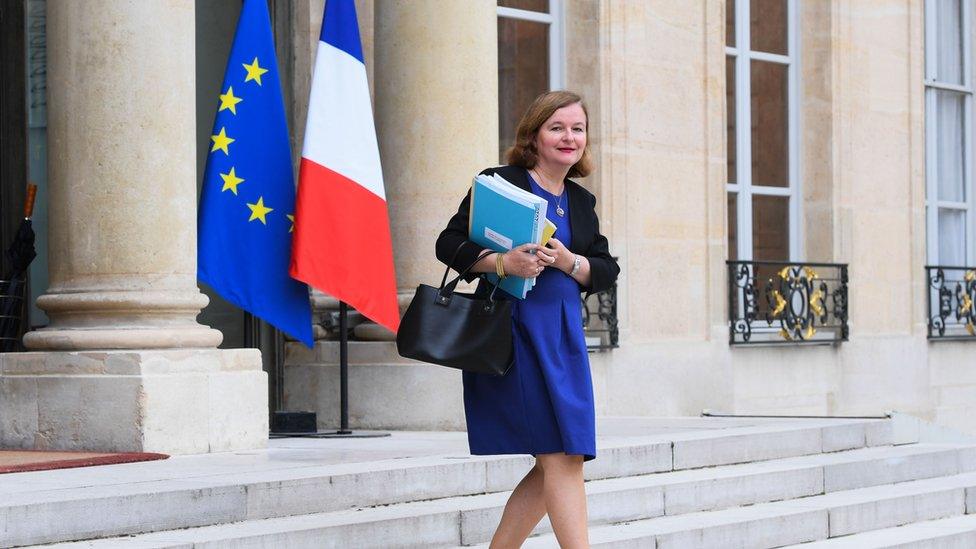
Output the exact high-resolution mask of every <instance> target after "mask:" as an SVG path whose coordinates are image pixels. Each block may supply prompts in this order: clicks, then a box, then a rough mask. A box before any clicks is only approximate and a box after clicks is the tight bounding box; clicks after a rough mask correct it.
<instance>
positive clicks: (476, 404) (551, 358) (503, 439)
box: [437, 91, 620, 548]
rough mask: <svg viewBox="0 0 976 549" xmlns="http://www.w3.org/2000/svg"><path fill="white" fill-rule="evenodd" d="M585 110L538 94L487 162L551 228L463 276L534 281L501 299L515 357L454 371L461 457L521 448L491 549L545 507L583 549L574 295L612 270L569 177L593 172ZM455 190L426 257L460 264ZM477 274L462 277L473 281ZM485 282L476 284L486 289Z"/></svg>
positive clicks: (462, 218) (570, 96) (518, 535)
mask: <svg viewBox="0 0 976 549" xmlns="http://www.w3.org/2000/svg"><path fill="white" fill-rule="evenodd" d="M587 122H588V120H587V113H586V107H585V106H584V105H583V102H582V99H581V98H580V96H578V95H576V94H575V93H571V92H566V91H557V92H549V93H545V94H542V95H540V96H539V97H537V98H536V99H535V101H533V103H532V105H530V106H529V109H528V110H527V111H526V113H525V115H524V116H523V117H522V120H521V122H519V127H518V130H517V134H516V142H515V146H514V147H512V149H511V150H509V152H508V162H509V165H508V166H502V167H500V168H489V169H487V170H485V171H483V172H482V173H484V174H492V173H498V174H499V175H501V176H502V177H504V178H505V179H506V180H508V181H509V182H511V183H513V184H515V185H517V186H519V187H521V188H523V189H525V190H527V191H531V192H533V193H535V194H536V195H538V196H541V197H543V198H545V199H546V200H547V201H548V203H549V205H548V211H547V214H546V216H547V217H548V219H549V220H550V221H552V222H553V223H555V224H556V233H555V235H554V236H553V238H552V239H551V240H550V242H549V244H547V245H546V246H545V247H539V246H538V245H533V244H524V245H521V246H518V247H516V248H514V249H512V250H509V251H508V252H505V253H502V254H498V253H494V254H491V255H489V256H487V257H485V258H483V259H482V260H480V261H479V262H478V263H477V264H476V265H475V266H474V268H473V269H472V270H473V271H474V272H478V273H481V272H496V271H497V270H499V269H501V270H503V271H504V273H505V274H506V275H515V276H520V277H538V278H537V280H536V285H535V287H534V288H533V289H532V290H531V291H529V293H528V295H527V296H526V298H525V299H524V300H517V299H513V300H512V334H513V345H514V353H515V363H514V365H513V366H512V368H511V369H510V370H509V372H508V373H507V374H506V375H504V376H501V377H493V376H487V375H480V374H473V373H469V372H464V374H463V382H464V411H465V418H466V421H467V425H468V444H469V446H470V448H471V453H472V454H478V455H484V454H519V453H526V454H532V455H534V456H535V458H536V462H535V466H534V467H533V468H532V469H531V470H530V471H529V472H528V474H526V475H525V478H523V479H522V481H521V482H519V484H518V486H517V487H516V488H515V491H514V492H513V493H512V495H511V497H509V500H508V503H507V504H506V505H505V511H504V513H503V515H502V519H501V522H500V524H499V525H498V528H497V529H496V531H495V535H494V536H493V538H492V541H491V547H492V548H496V547H519V546H520V545H521V544H522V542H523V541H524V540H525V538H526V537H528V535H529V533H531V531H532V529H533V528H534V527H535V525H536V524H537V523H538V522H539V521H540V520H541V519H542V517H543V516H545V515H546V513H547V512H548V514H549V519H550V522H551V523H552V527H553V530H554V532H555V534H556V539H557V540H558V541H559V545H560V546H561V547H564V548H568V547H588V545H589V541H588V536H587V530H586V494H585V492H584V489H583V462H584V461H587V460H590V459H593V458H595V457H596V434H595V420H594V408H593V384H592V380H591V377H590V365H589V359H588V357H587V352H586V342H585V341H584V338H583V327H582V321H581V318H582V311H581V304H580V292H581V291H583V290H585V291H587V292H588V294H589V293H593V292H599V291H602V290H605V289H607V288H609V287H610V286H611V285H612V284H613V283H614V281H615V280H616V278H617V274H618V273H619V272H620V268H619V267H618V266H617V263H616V262H615V261H614V260H613V258H612V257H611V256H610V251H609V247H608V244H607V239H606V238H605V237H604V236H603V235H601V234H600V226H599V220H598V219H597V215H596V210H595V206H596V199H595V198H594V196H593V195H592V194H590V193H589V192H588V191H586V190H585V189H583V187H581V186H579V185H578V184H577V183H575V182H573V181H571V180H569V179H568V177H585V176H586V175H588V174H589V173H590V172H591V171H592V161H591V159H590V154H589V150H588V149H587ZM469 203H470V198H469V197H465V198H464V200H463V201H462V202H461V206H460V207H459V208H458V211H457V213H456V214H455V215H454V216H453V217H452V218H451V220H450V222H448V225H447V228H446V229H444V231H443V232H442V233H441V234H440V236H439V237H438V239H437V257H438V259H440V260H441V261H442V262H444V263H448V262H449V261H450V260H451V257H452V256H453V255H454V252H455V251H456V250H458V248H459V247H461V249H460V251H459V252H458V254H457V259H456V260H455V263H454V264H453V265H451V267H453V268H454V269H457V270H463V269H464V268H465V267H466V266H467V265H469V264H470V263H471V262H472V261H474V260H475V259H477V257H478V255H480V254H481V252H483V251H484V249H483V248H482V247H481V246H479V245H477V244H475V243H474V242H471V241H470V240H468V210H469ZM474 276H476V275H471V276H470V278H471V279H473V278H474ZM485 286H486V285H485V284H482V285H480V286H479V288H478V291H479V292H485V291H487V288H486V287H485Z"/></svg>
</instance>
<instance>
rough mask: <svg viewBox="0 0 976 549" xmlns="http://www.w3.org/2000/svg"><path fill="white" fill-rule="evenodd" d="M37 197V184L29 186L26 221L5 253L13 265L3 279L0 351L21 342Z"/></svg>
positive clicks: (0, 300) (34, 255) (32, 253)
mask: <svg viewBox="0 0 976 549" xmlns="http://www.w3.org/2000/svg"><path fill="white" fill-rule="evenodd" d="M36 195H37V185H33V184H31V185H27V200H25V202H24V220H23V221H21V222H20V227H18V228H17V234H15V235H14V240H13V242H11V243H10V247H9V248H7V251H6V252H5V256H6V257H7V261H8V263H9V265H10V266H9V267H8V269H7V271H6V272H5V273H4V274H3V278H2V279H0V352H9V351H13V350H16V348H17V346H18V344H19V343H20V333H21V320H22V318H23V316H24V300H25V297H26V296H25V290H26V289H27V268H28V267H29V266H30V263H31V261H33V260H34V258H35V257H36V256H37V252H36V251H35V250H34V227H33V226H32V223H31V216H32V215H33V212H34V197H35V196H36Z"/></svg>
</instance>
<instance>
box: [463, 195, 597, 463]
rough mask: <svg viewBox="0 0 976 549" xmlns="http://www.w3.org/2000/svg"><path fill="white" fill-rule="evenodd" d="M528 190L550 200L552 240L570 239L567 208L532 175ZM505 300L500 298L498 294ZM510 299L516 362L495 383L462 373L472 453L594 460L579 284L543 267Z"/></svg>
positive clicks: (491, 378)
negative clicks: (531, 285) (523, 294)
mask: <svg viewBox="0 0 976 549" xmlns="http://www.w3.org/2000/svg"><path fill="white" fill-rule="evenodd" d="M529 181H530V184H531V186H532V192H533V193H535V194H536V195H538V196H541V197H542V198H545V199H546V200H548V201H549V209H548V212H547V217H548V218H549V220H550V221H552V222H553V223H555V224H556V233H555V238H558V239H559V240H560V241H561V242H563V243H564V244H568V243H569V242H571V241H572V233H571V227H570V223H569V205H568V200H567V197H566V196H563V199H562V207H563V209H564V210H565V216H563V217H561V216H559V215H556V204H557V203H558V202H559V197H558V196H554V195H552V194H550V193H548V192H547V191H546V190H545V189H543V188H541V187H540V186H539V185H538V184H537V183H536V182H535V181H534V180H533V179H532V177H531V176H529ZM564 194H565V191H564ZM499 294H504V292H499ZM511 301H512V342H513V345H514V351H515V363H514V364H513V365H512V367H511V368H510V369H509V371H508V373H507V374H505V375H504V376H501V377H496V376H490V375H485V374H475V373H471V372H464V373H463V376H462V379H463V384H464V413H465V419H466V421H467V426H468V446H469V447H470V450H471V453H472V454H474V455H488V454H532V455H536V454H551V453H559V452H564V453H566V454H573V455H582V456H583V459H584V460H585V461H589V460H591V459H594V458H595V457H596V426H595V423H596V420H595V412H594V405H593V381H592V378H591V377H590V361H589V357H588V355H587V352H586V341H585V339H584V337H583V322H582V310H581V309H582V305H581V303H580V286H579V284H578V283H577V282H576V281H575V280H573V278H571V277H570V276H569V275H567V274H565V273H563V272H562V271H560V270H558V269H555V268H551V267H547V268H546V269H544V270H543V271H542V274H540V275H539V277H538V279H537V280H536V284H535V287H534V288H532V290H530V291H529V293H528V295H526V297H525V299H524V300H519V299H514V298H512V299H511Z"/></svg>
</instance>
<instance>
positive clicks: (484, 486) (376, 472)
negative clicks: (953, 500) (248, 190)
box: [0, 420, 969, 547]
mask: <svg viewBox="0 0 976 549" xmlns="http://www.w3.org/2000/svg"><path fill="white" fill-rule="evenodd" d="M891 441H892V430H891V422H890V421H885V420H880V421H879V420H872V421H863V420H860V421H855V420H825V421H823V422H811V421H809V420H807V421H804V422H802V423H798V422H790V421H783V422H781V423H770V424H766V425H761V426H748V427H733V428H728V429H706V430H702V432H681V433H678V434H674V433H671V434H668V435H662V436H644V437H620V438H611V439H608V440H604V441H602V442H601V444H600V446H599V449H598V452H599V459H597V460H595V461H593V462H590V463H589V464H587V465H586V468H585V469H584V475H585V477H586V478H587V480H599V479H607V478H622V477H630V476H635V475H645V474H649V473H656V472H666V471H672V470H695V469H692V468H702V467H714V466H720V465H724V464H727V463H744V462H751V461H756V460H769V459H778V458H788V457H795V456H806V455H818V454H820V453H821V452H843V451H845V450H848V449H852V448H855V449H856V448H862V447H864V446H879V445H885V444H890V443H891ZM886 448H887V449H889V450H890V449H891V448H890V447H884V446H881V447H879V448H866V450H879V451H882V452H881V453H883V451H884V450H885V449H886ZM958 451H962V450H958ZM909 453H911V451H910V452H909ZM923 453H926V452H925V451H924V450H923ZM937 453H938V452H936V454H937ZM879 455H880V454H879ZM879 459H883V456H881V457H879ZM918 459H929V460H930V461H932V464H931V465H930V466H929V469H931V470H932V471H946V472H944V473H938V474H949V473H955V472H959V470H958V468H957V469H952V466H951V465H950V464H948V463H947V462H946V459H945V458H944V457H939V456H937V455H934V454H933V455H930V456H929V457H928V458H913V459H912V462H913V463H914V462H915V461H917V460H918ZM950 461H951V460H950ZM532 463H533V460H532V458H531V457H524V456H504V457H499V456H483V457H479V456H474V457H471V456H438V457H422V458H406V459H396V460H386V461H380V462H369V463H355V464H340V465H330V466H312V467H292V468H282V469H275V470H262V471H254V472H245V473H235V474H209V475H203V476H200V477H195V478H191V479H180V480H147V481H146V482H139V483H129V484H119V485H113V484H107V485H106V484H102V485H96V486H80V487H77V488H73V489H59V490H44V489H31V490H22V491H20V492H15V493H4V489H3V482H4V481H3V479H0V493H4V497H3V499H2V500H0V524H3V525H5V527H4V528H0V546H4V547H5V546H8V545H27V544H39V543H53V542H59V541H65V540H78V539H91V538H100V537H108V536H117V535H123V534H133V533H145V532H154V531H163V530H172V529H177V528H188V527H199V526H208V525H218V524H226V523H235V522H241V521H250V520H258V519H266V518H276V517H288V516H298V515H309V514H314V513H324V512H333V511H342V510H346V509H350V508H353V507H360V508H361V507H371V506H378V505H391V504H398V503H406V502H411V501H424V500H433V499H439V498H450V497H457V496H464V495H474V494H484V493H493V492H504V491H508V490H510V489H511V488H512V487H513V486H515V484H516V483H517V482H518V480H519V479H520V478H521V477H522V476H523V475H524V474H525V472H526V471H527V470H528V469H529V468H530V467H531V465H532ZM837 466H838V467H839V468H838V469H837V473H836V474H832V475H830V476H831V478H836V480H835V481H832V482H831V484H830V485H831V487H834V488H835V489H840V487H843V486H845V484H849V483H851V482H857V481H858V479H859V478H860V477H858V478H852V477H849V474H848V473H846V472H845V471H846V469H845V467H852V464H850V463H849V462H846V461H844V460H843V459H841V461H840V462H838V464H837ZM868 470H872V468H871V467H868ZM950 470H951V471H950ZM966 470H969V469H966ZM909 473H911V472H910V471H909V472H906V473H905V474H909ZM850 474H860V470H859V469H857V468H856V467H854V473H850ZM869 476H870V474H869ZM911 478H921V477H919V476H914V477H911Z"/></svg>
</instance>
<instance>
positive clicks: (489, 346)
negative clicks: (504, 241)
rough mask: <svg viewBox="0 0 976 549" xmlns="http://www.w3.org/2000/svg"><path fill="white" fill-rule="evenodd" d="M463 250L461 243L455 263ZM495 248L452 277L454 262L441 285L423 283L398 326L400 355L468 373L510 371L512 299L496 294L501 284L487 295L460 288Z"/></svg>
mask: <svg viewBox="0 0 976 549" xmlns="http://www.w3.org/2000/svg"><path fill="white" fill-rule="evenodd" d="M460 251H461V247H460V246H459V247H458V249H457V250H456V251H455V252H454V258H452V259H451V264H454V260H455V259H456V258H457V254H458V252H460ZM491 253H493V252H490V251H485V252H483V253H482V254H481V255H479V256H478V258H477V259H475V260H474V262H473V263H471V264H470V265H468V267H467V268H466V269H464V270H463V271H461V273H460V274H459V275H458V276H457V278H455V279H453V280H451V281H450V282H447V275H448V273H449V272H450V271H451V268H450V267H448V268H447V269H446V270H445V271H444V277H443V278H442V279H441V286H440V288H434V287H432V286H428V285H426V284H421V285H419V286H417V292H416V293H415V294H414V296H413V300H412V301H411V302H410V306H409V307H407V312H406V313H404V315H403V318H402V319H401V320H400V329H399V330H398V331H397V340H396V342H397V352H399V353H400V356H403V357H406V358H412V359H415V360H421V361H423V362H430V363H433V364H440V365H441V366H448V367H450V368H457V369H459V370H464V371H465V372H474V373H479V374H490V375H495V376H503V375H505V373H506V372H508V369H509V368H510V367H511V365H512V361H513V354H512V307H511V303H510V302H509V301H508V300H507V299H495V292H496V291H497V290H498V286H497V285H493V288H492V290H491V293H489V295H488V298H487V299H480V298H476V297H474V296H473V295H469V294H461V293H456V292H455V291H454V289H455V288H456V287H457V284H458V282H459V281H460V280H461V279H462V278H463V277H464V276H465V275H466V274H468V271H470V270H471V268H472V267H474V265H475V263H477V262H478V261H480V260H481V259H482V258H484V257H486V256H488V255H489V254H491ZM486 283H487V281H486Z"/></svg>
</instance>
